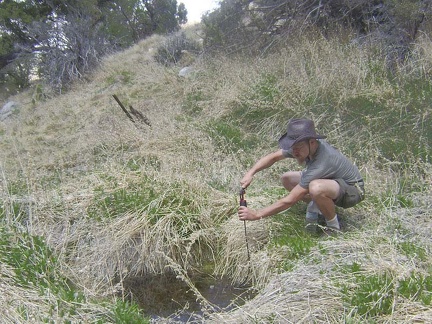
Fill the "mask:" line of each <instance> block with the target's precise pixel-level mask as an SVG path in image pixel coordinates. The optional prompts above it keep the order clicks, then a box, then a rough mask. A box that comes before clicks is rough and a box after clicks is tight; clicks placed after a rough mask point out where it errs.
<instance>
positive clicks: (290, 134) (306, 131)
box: [279, 118, 326, 150]
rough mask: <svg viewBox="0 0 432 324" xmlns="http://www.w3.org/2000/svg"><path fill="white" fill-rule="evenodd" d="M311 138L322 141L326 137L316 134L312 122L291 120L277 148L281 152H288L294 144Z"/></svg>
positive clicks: (300, 119)
mask: <svg viewBox="0 0 432 324" xmlns="http://www.w3.org/2000/svg"><path fill="white" fill-rule="evenodd" d="M311 138H315V139H322V138H326V136H324V135H319V134H317V132H316V131H315V124H314V122H313V121H312V120H310V119H306V118H293V119H291V120H290V121H289V123H288V126H287V132H286V133H285V134H283V135H282V137H281V138H280V139H279V147H280V148H281V149H283V150H289V149H290V148H291V147H292V146H293V145H294V144H295V143H298V142H301V141H303V140H307V139H311Z"/></svg>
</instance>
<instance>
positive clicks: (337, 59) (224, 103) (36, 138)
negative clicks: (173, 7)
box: [0, 37, 432, 323]
mask: <svg viewBox="0 0 432 324" xmlns="http://www.w3.org/2000/svg"><path fill="white" fill-rule="evenodd" d="M160 41H161V37H153V38H151V39H149V40H147V41H145V42H142V43H140V44H138V45H136V46H134V47H133V48H131V49H129V50H127V51H125V52H123V53H118V54H116V55H113V56H111V57H108V58H106V59H105V60H104V62H103V65H102V66H101V69H100V70H98V71H97V72H95V73H94V74H93V75H92V76H89V81H88V82H86V83H83V84H77V85H76V87H75V88H74V89H73V90H72V91H70V92H69V93H67V94H64V95H62V96H60V97H56V98H51V99H48V100H46V101H39V102H37V103H36V105H33V104H32V103H31V100H30V99H29V98H30V95H29V94H28V93H23V94H21V95H18V96H16V97H14V98H12V99H13V100H14V101H18V102H20V104H21V109H20V112H19V114H17V115H16V116H14V117H13V118H12V119H9V120H6V121H5V122H2V123H1V124H0V134H1V142H0V171H1V177H0V180H1V182H2V184H1V186H0V197H1V201H2V209H3V210H4V211H5V212H4V215H5V216H4V220H3V222H4V223H6V224H8V226H17V227H19V228H20V229H25V231H29V232H30V233H32V234H35V235H36V234H37V235H40V236H43V237H44V238H45V239H46V241H47V244H48V245H49V246H50V247H51V248H52V249H53V250H54V251H55V252H56V254H57V255H58V258H59V262H60V269H59V271H60V272H61V273H62V274H64V275H65V276H67V277H68V278H70V279H71V280H72V281H73V283H74V284H75V285H76V286H77V287H79V288H80V289H82V291H84V294H85V295H86V296H88V297H91V298H96V299H97V298H112V297H113V295H115V293H117V292H118V291H121V290H122V280H123V279H125V278H127V277H128V276H135V275H139V274H157V273H162V272H166V271H170V272H174V273H175V274H176V275H177V276H178V277H179V278H181V279H182V280H184V281H185V282H186V283H187V284H188V285H189V286H190V288H191V289H192V290H193V291H195V293H196V295H197V298H198V299H201V300H202V303H203V305H205V306H206V307H205V308H206V309H207V311H208V312H209V313H211V315H210V318H209V320H208V321H209V322H217V323H220V322H226V323H253V322H256V323H267V322H268V323H300V322H304V323H312V322H313V323H328V322H334V323H337V322H344V321H345V322H347V321H352V322H361V321H364V320H365V317H362V316H361V315H358V314H356V313H355V311H354V306H352V305H351V306H350V305H347V302H346V301H345V300H344V296H343V293H342V289H341V287H342V286H344V285H347V286H349V285H352V286H353V287H355V285H356V283H355V282H354V281H353V280H354V279H353V278H354V277H355V274H353V273H352V272H346V271H345V270H346V268H347V267H349V266H351V265H353V264H354V263H356V264H361V271H362V274H365V275H371V276H373V275H376V274H379V273H382V272H385V271H389V272H390V273H391V274H392V280H393V282H394V283H397V282H399V280H400V279H403V278H406V277H407V276H409V275H410V274H411V273H414V272H415V273H423V274H425V275H427V274H428V271H429V275H430V269H431V263H430V255H431V250H432V246H431V244H430V229H431V226H432V225H431V217H430V211H429V210H430V194H431V189H430V188H431V187H432V186H431V183H430V179H431V170H432V169H431V168H430V165H429V164H427V163H423V162H421V161H420V162H417V163H415V162H412V160H411V169H408V170H404V171H403V172H401V171H395V168H394V163H395V162H393V161H387V160H383V159H382V158H381V153H380V150H379V148H380V143H381V141H382V140H383V137H384V135H383V136H381V137H379V136H377V134H374V133H372V131H370V130H369V129H367V127H364V128H361V129H359V132H358V134H357V137H356V138H348V139H347V137H346V135H347V134H348V133H349V128H347V127H345V126H346V125H343V124H342V123H341V119H340V116H343V114H344V113H346V112H347V111H349V109H350V107H345V106H344V103H345V102H346V99H347V98H351V97H355V96H357V95H362V96H365V97H374V98H380V99H381V100H383V101H386V100H387V98H389V97H391V96H392V95H393V94H394V92H395V88H394V87H393V86H392V85H391V84H390V83H389V82H388V80H387V79H386V78H383V76H382V75H381V74H380V71H378V72H377V73H375V74H374V73H371V65H373V66H376V68H377V69H378V70H379V68H380V64H381V65H382V62H380V61H379V57H378V56H377V57H374V56H373V55H371V54H370V53H368V52H367V51H366V50H365V49H361V48H360V47H358V46H356V45H355V44H344V43H341V42H339V41H337V40H326V39H323V38H320V37H318V38H315V39H305V40H302V42H301V43H299V44H297V45H298V46H296V47H289V46H287V47H285V48H282V49H281V50H280V52H279V53H277V54H274V55H270V56H269V57H267V58H265V59H263V58H257V59H246V58H239V59H226V58H216V59H214V60H211V61H207V60H205V59H198V60H196V62H195V63H194V64H195V68H196V69H197V70H198V71H199V72H198V73H197V74H196V75H195V76H194V77H192V78H185V79H181V78H179V77H178V76H177V73H178V70H179V68H180V67H173V68H165V67H162V66H160V65H157V64H156V63H154V62H153V60H152V55H153V53H154V50H155V48H156V47H157V46H158V44H159V43H160ZM430 44H431V43H430V40H429V39H427V38H425V39H423V40H422V42H421V43H419V44H418V45H417V51H416V55H418V58H417V60H416V61H415V62H414V63H412V64H413V66H412V67H410V71H420V72H419V73H422V74H423V75H430V71H431V67H432V61H431V59H430V57H429V56H430V52H431V51H429V50H428V49H429V48H430V46H431V45H430ZM412 73H414V72H412ZM268 76H273V77H274V79H272V78H270V79H269V78H268ZM269 80H270V81H269ZM267 87H271V90H272V91H273V90H275V89H276V90H275V92H274V96H273V97H272V99H271V100H270V99H269V98H268V97H264V95H262V96H261V97H259V96H258V97H257V96H255V94H256V93H259V91H263V93H264V92H265V91H266V89H267ZM257 89H258V90H257ZM263 89H264V90H263ZM113 94H116V95H118V97H119V98H120V100H122V101H123V102H124V103H125V105H132V106H133V107H134V108H136V109H139V110H140V111H141V112H142V113H143V114H144V115H145V116H146V117H147V118H149V119H150V121H151V123H152V127H148V126H146V125H135V124H132V123H131V122H130V121H129V120H128V119H127V117H126V116H125V115H124V113H123V112H122V111H121V109H120V107H119V106H118V105H117V103H116V102H115V101H114V100H113V98H112V95H113ZM323 97H325V98H328V99H329V100H328V102H329V103H331V104H332V105H334V106H335V107H333V108H334V109H332V110H329V109H327V107H326V106H325V105H324V104H323V102H324V100H323ZM245 103H246V106H247V109H246V110H245V113H246V114H249V113H252V112H256V111H260V110H265V111H267V110H266V109H271V108H272V107H278V108H277V109H276V110H271V113H269V114H267V115H265V117H264V118H262V119H260V120H255V121H254V122H255V124H252V126H253V127H252V128H251V129H250V133H251V134H252V135H256V134H258V135H260V137H259V139H257V141H258V143H257V144H258V145H257V147H256V148H254V149H253V150H248V148H247V147H245V148H237V147H235V145H234V144H233V143H234V139H231V141H229V140H226V137H225V135H224V134H223V133H218V135H217V136H216V135H215V133H212V132H209V128H210V127H212V126H214V125H216V126H218V125H219V124H218V123H221V120H223V123H224V124H223V125H224V126H225V125H226V124H229V123H232V122H234V123H235V122H237V120H235V119H234V117H233V116H235V115H233V113H234V112H235V110H236V109H238V107H239V106H241V105H242V104H245ZM398 104H399V105H400V106H401V107H402V105H403V104H402V103H398ZM189 106H193V108H194V109H195V108H196V109H197V111H196V112H194V113H190V112H188V109H189ZM311 107H322V109H321V110H320V109H311ZM269 111H270V110H269ZM429 113H430V111H425V112H424V114H429ZM306 114H308V115H311V116H312V117H313V118H314V119H315V120H316V122H317V124H318V125H319V127H320V129H323V131H324V132H325V133H326V134H327V135H328V137H329V140H330V141H331V142H332V143H334V144H336V145H337V146H338V147H339V148H340V149H341V150H342V151H345V152H346V153H347V154H348V155H349V156H350V157H352V158H353V160H355V161H356V162H358V164H359V167H360V169H361V172H362V174H363V175H364V177H365V180H366V183H367V192H368V199H367V200H366V201H365V202H364V203H363V204H362V205H361V206H360V207H358V208H355V209H353V210H351V211H347V212H346V216H347V221H348V223H349V224H348V225H349V226H350V227H349V231H348V232H347V233H345V234H344V235H342V236H341V237H338V238H336V239H335V240H330V239H329V240H326V239H319V240H318V243H317V245H316V246H315V247H314V248H313V249H312V250H311V251H310V252H309V253H307V254H306V255H305V256H304V257H302V258H300V259H298V260H297V261H293V262H294V263H293V264H294V266H293V268H292V269H289V270H283V268H282V267H281V266H280V264H281V262H282V261H283V260H284V258H285V255H286V254H285V253H286V252H284V251H285V250H284V249H283V248H280V249H278V248H273V247H271V246H270V244H268V243H269V240H270V239H271V235H269V233H270V232H271V231H272V230H273V229H274V228H275V224H274V223H273V221H272V220H271V219H268V220H266V221H262V222H255V223H248V224H247V239H248V244H249V248H250V253H251V259H250V261H248V260H247V251H246V245H245V235H244V227H243V223H242V222H238V220H237V219H236V215H235V213H236V207H237V203H238V202H237V200H236V198H237V197H236V195H237V190H238V180H239V179H240V178H241V176H242V174H243V172H245V171H246V169H247V168H248V167H249V166H250V165H251V163H252V162H253V161H254V160H255V159H257V158H258V157H259V156H261V155H262V154H265V153H266V152H268V150H269V149H272V148H274V147H275V143H276V140H277V137H278V136H279V134H280V133H281V131H283V128H284V127H285V123H286V121H287V119H288V118H290V117H291V116H297V115H306ZM334 114H336V115H334ZM227 116H228V117H227ZM224 118H225V119H224ZM329 120H332V122H331V123H330V124H328V121H329ZM240 121H241V122H245V123H246V122H251V121H250V120H249V119H241V120H240ZM384 121H385V116H382V115H379V116H377V117H376V122H377V123H379V122H384ZM229 125H230V124H229ZM243 134H244V133H243ZM251 134H249V133H247V135H248V136H249V135H251ZM407 159H411V157H407ZM414 159H415V157H414ZM286 166H287V167H294V165H293V164H287V165H286ZM283 170H285V166H277V167H275V169H274V170H266V171H264V172H263V173H262V174H260V175H259V176H257V177H256V181H255V182H254V184H253V185H252V187H251V188H250V190H249V191H248V195H249V197H250V202H251V204H250V205H251V206H253V207H254V208H255V207H259V206H262V205H265V204H267V203H269V202H271V201H273V200H274V199H276V198H277V197H278V195H279V193H274V192H272V191H271V189H272V188H275V186H276V184H275V181H277V180H278V175H279V174H280V173H281V172H282V171H283ZM419 174H422V175H423V176H419ZM407 179H408V180H409V181H412V182H415V183H417V184H418V185H419V187H421V188H422V189H421V190H417V191H413V192H412V193H411V196H410V195H409V194H408V193H405V192H404V190H403V189H404V188H405V186H406V184H405V181H407ZM140 188H141V189H140ZM122 190H123V191H122ZM152 190H154V192H155V193H154V196H151V191H152ZM119 192H123V193H126V198H124V199H125V200H124V201H122V203H124V204H126V207H127V206H131V205H127V204H132V203H134V201H133V199H135V198H133V197H130V196H127V194H128V193H134V194H136V195H137V196H138V197H139V199H141V200H140V201H143V202H142V205H140V206H139V207H138V208H135V207H133V208H131V207H128V208H125V209H121V211H120V212H118V213H117V214H115V215H114V217H111V216H109V215H108V214H107V213H108V212H107V213H105V214H102V212H101V210H105V209H103V208H104V207H103V206H104V204H108V203H106V200H105V199H106V198H107V197H115V194H118V193H119ZM101 193H102V194H101ZM149 197H150V198H151V199H150V198H149ZM402 198H404V199H406V200H408V201H410V202H412V203H413V206H408V208H401V206H400V204H399V203H400V201H401V199H402ZM128 199H129V200H128ZM146 199H148V201H146ZM182 199H183V200H182ZM14 204H15V205H19V206H21V208H22V210H21V212H20V213H18V215H17V212H16V211H14V208H13V206H14ZM96 207H97V208H99V209H97V208H96ZM108 207H109V206H108ZM108 207H107V209H106V210H107V211H109V209H108ZM114 207H115V206H114ZM114 207H113V208H114ZM95 208H96V209H95ZM91 210H97V211H98V212H99V213H100V214H99V218H97V217H93V216H91V213H90V211H91ZM413 220H415V221H413ZM403 242H405V243H409V244H411V243H412V244H414V245H413V247H414V248H416V247H419V248H421V249H422V250H421V251H424V253H425V259H423V261H421V260H420V259H419V258H418V256H416V255H415V253H414V252H415V251H417V250H415V249H414V252H413V251H411V252H410V251H409V250H408V252H406V251H405V253H401V244H402V243H403ZM408 246H411V245H408ZM419 260H420V261H419ZM208 262H211V263H214V264H215V269H214V272H215V274H218V275H224V276H229V277H230V278H231V279H232V281H233V282H234V283H237V284H238V283H241V282H243V281H244V280H247V281H248V282H250V283H252V284H253V285H254V287H256V288H257V289H259V293H258V295H257V296H256V297H255V298H254V299H253V300H251V301H249V302H247V303H246V304H245V305H244V306H243V307H240V308H239V309H236V310H234V311H230V312H227V313H214V312H212V305H211V304H209V303H207V302H206V301H205V300H203V297H202V296H200V293H199V291H198V290H197V289H196V288H195V287H194V286H193V284H192V282H191V281H190V278H189V277H188V271H192V270H194V269H198V268H200V267H201V266H202V264H204V263H208ZM428 269H429V270H428ZM342 270H343V271H342ZM344 271H345V272H344ZM12 276H13V273H11V269H9V268H8V267H7V266H3V265H2V268H1V280H0V290H1V295H2V297H1V298H0V305H2V318H4V319H5V320H7V321H9V322H25V321H24V320H23V318H25V316H23V315H22V314H21V313H19V311H18V310H19V309H26V311H27V312H28V315H26V316H27V317H28V318H29V319H34V321H35V322H41V321H42V319H43V318H46V317H49V316H52V319H53V320H59V321H62V320H64V318H61V316H60V315H59V314H54V315H52V314H51V313H50V305H51V304H52V303H54V301H52V300H50V299H55V298H56V296H53V295H49V293H47V295H44V296H42V297H41V296H40V293H39V292H38V291H37V290H36V289H35V290H31V289H25V288H22V287H18V286H16V285H13V284H12V283H10V282H9V281H8V278H10V277H12ZM10 300H12V301H14V302H9V301H10ZM88 307H89V308H91V307H94V308H95V310H94V312H106V311H107V310H106V309H104V308H103V307H102V306H101V307H100V309H97V308H98V306H95V305H90V306H88ZM84 308H85V307H84ZM92 313H93V311H90V312H87V313H79V314H77V315H76V317H74V318H73V319H72V320H77V321H87V320H89V318H90V317H91V314H92ZM89 314H90V315H89ZM56 316H57V317H56ZM431 316H432V314H431V311H430V309H429V308H428V307H425V306H424V305H422V304H421V303H420V302H419V301H417V300H414V298H412V300H410V299H398V300H395V301H394V308H393V312H392V313H391V314H390V315H388V314H383V315H380V316H376V317H374V320H375V321H376V322H380V323H390V322H414V321H427V320H430V318H431ZM366 319H367V318H366ZM161 321H162V319H161Z"/></svg>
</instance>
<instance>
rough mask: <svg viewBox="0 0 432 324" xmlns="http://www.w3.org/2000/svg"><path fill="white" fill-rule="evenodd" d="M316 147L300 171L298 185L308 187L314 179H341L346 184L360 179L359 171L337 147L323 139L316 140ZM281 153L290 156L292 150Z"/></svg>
mask: <svg viewBox="0 0 432 324" xmlns="http://www.w3.org/2000/svg"><path fill="white" fill-rule="evenodd" d="M318 143H319V145H318V149H317V151H316V153H315V155H314V156H313V157H312V159H311V160H308V161H307V162H306V168H305V169H304V170H303V171H302V175H301V178H300V183H299V184H300V186H301V187H302V188H304V189H309V184H310V182H311V181H312V180H315V179H343V180H345V182H346V183H348V184H354V183H356V182H358V181H360V180H361V179H362V177H361V175H360V171H359V170H358V169H357V167H356V166H355V165H354V164H353V163H352V162H351V161H350V160H348V159H347V158H346V157H345V156H344V155H343V154H342V153H341V152H340V151H339V150H338V149H336V148H335V147H333V146H331V145H330V144H329V143H327V142H326V141H324V140H318ZM282 153H283V155H284V156H285V157H287V158H292V157H293V156H292V150H283V151H282Z"/></svg>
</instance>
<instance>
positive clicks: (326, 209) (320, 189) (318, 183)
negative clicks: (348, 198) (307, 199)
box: [309, 179, 340, 228]
mask: <svg viewBox="0 0 432 324" xmlns="http://www.w3.org/2000/svg"><path fill="white" fill-rule="evenodd" d="M339 190H340V187H339V184H338V183H337V182H336V181H334V180H329V179H317V180H313V181H311V183H310V184H309V194H310V195H311V197H312V199H313V201H314V202H315V203H316V204H317V206H318V208H319V209H320V211H321V213H322V214H323V215H324V218H325V219H326V222H327V224H328V225H330V224H329V223H331V224H335V225H336V222H337V218H336V206H335V203H334V200H335V199H336V198H337V197H338V196H339ZM335 227H337V228H338V227H339V223H338V222H337V226H335Z"/></svg>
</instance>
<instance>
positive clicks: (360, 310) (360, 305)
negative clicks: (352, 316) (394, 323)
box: [342, 273, 394, 317]
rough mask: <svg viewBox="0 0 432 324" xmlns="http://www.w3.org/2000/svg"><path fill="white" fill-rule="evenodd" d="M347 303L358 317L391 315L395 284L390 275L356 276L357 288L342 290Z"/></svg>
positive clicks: (344, 288) (346, 287)
mask: <svg viewBox="0 0 432 324" xmlns="http://www.w3.org/2000/svg"><path fill="white" fill-rule="evenodd" d="M342 292H343V295H344V298H345V301H346V302H348V304H349V305H351V306H352V307H354V308H355V311H356V313H357V314H358V315H366V316H368V317H375V316H378V315H386V314H390V313H391V311H392V305H393V300H394V283H393V278H392V276H391V275H390V274H389V273H383V274H375V275H364V274H359V275H356V276H355V286H354V287H351V286H350V287H348V286H345V287H343V289H342Z"/></svg>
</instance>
